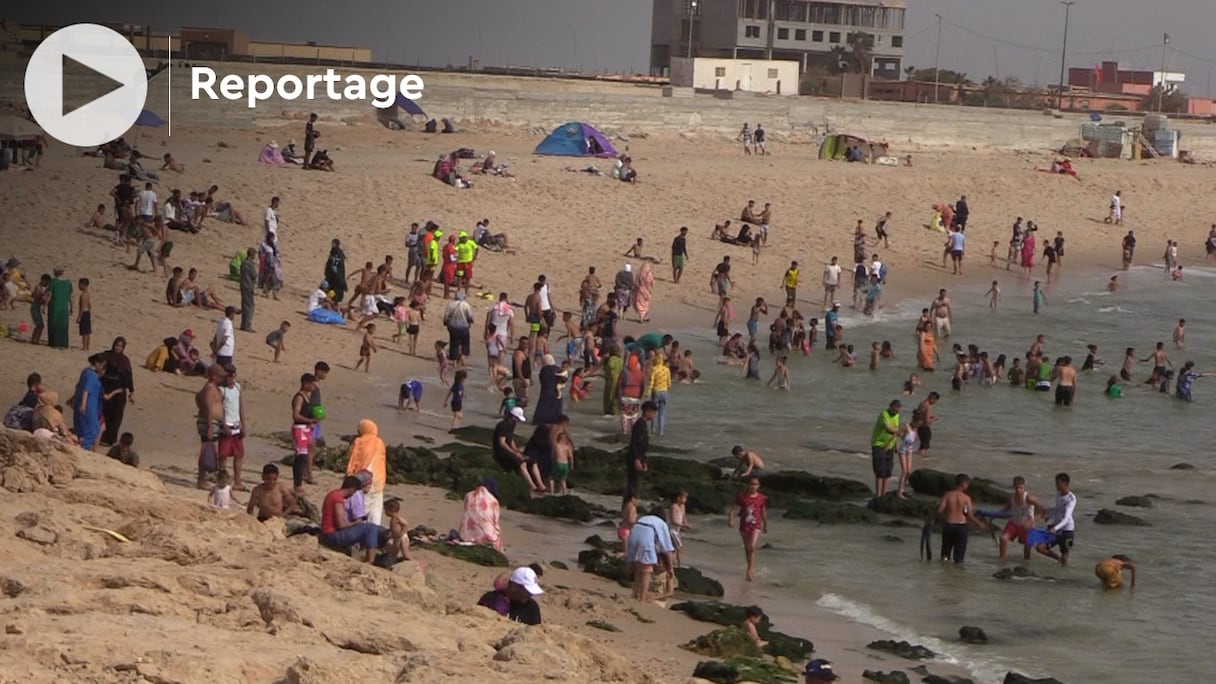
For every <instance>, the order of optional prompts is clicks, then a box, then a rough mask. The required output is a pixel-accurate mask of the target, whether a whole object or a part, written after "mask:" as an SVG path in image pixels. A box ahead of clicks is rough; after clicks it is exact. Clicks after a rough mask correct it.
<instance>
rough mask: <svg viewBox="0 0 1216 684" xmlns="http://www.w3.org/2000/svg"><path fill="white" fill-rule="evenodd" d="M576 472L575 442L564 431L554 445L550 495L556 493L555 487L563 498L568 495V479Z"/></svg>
mask: <svg viewBox="0 0 1216 684" xmlns="http://www.w3.org/2000/svg"><path fill="white" fill-rule="evenodd" d="M573 471H574V441H573V440H571V439H570V434H569V433H568V432H566V431H565V430H562V431H561V432H560V434H558V435H557V440H556V442H555V443H554V444H553V472H552V473H551V474H550V476H549V493H550V494H553V493H554V485H555V484H556V485H558V491H560V493H561V495H562V496H565V495H566V494H567V491H568V490H567V487H566V479H567V478H569V477H570V473H571V472H573Z"/></svg>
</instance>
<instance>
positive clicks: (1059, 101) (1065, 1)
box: [1056, 0, 1076, 109]
mask: <svg viewBox="0 0 1216 684" xmlns="http://www.w3.org/2000/svg"><path fill="white" fill-rule="evenodd" d="M1060 4H1061V5H1064V46H1063V47H1061V48H1060V89H1059V91H1057V92H1056V109H1063V108H1064V61H1065V60H1066V59H1067V55H1068V14H1069V12H1070V11H1071V10H1072V6H1073V5H1075V4H1076V2H1075V1H1074V0H1061V2H1060Z"/></svg>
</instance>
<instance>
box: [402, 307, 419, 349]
mask: <svg viewBox="0 0 1216 684" xmlns="http://www.w3.org/2000/svg"><path fill="white" fill-rule="evenodd" d="M421 329H422V306H421V305H420V304H418V302H410V306H409V308H408V309H406V310H405V334H406V335H409V337H410V356H414V355H415V354H417V353H418V331H419V330H421Z"/></svg>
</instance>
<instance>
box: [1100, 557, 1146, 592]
mask: <svg viewBox="0 0 1216 684" xmlns="http://www.w3.org/2000/svg"><path fill="white" fill-rule="evenodd" d="M1124 570H1127V571H1128V572H1130V573H1131V575H1132V583H1131V585H1130V588H1131V589H1135V588H1136V564H1135V563H1133V562H1132V559H1130V558H1128V557H1127V556H1125V555H1123V554H1121V553H1116V554H1115V555H1113V556H1111V557H1110V558H1107V559H1104V560H1101V561H1098V564H1097V565H1095V566H1094V574H1095V575H1097V576H1098V579H1100V580H1102V588H1103V589H1122V588H1123V571H1124Z"/></svg>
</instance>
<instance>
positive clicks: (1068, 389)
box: [1052, 356, 1077, 406]
mask: <svg viewBox="0 0 1216 684" xmlns="http://www.w3.org/2000/svg"><path fill="white" fill-rule="evenodd" d="M1052 379H1054V380H1055V381H1056V406H1072V399H1073V397H1074V396H1075V395H1076V393H1077V369H1076V368H1073V367H1072V357H1071V356H1061V357H1060V358H1059V359H1058V360H1057V361H1056V367H1055V369H1054V370H1053V371H1052Z"/></svg>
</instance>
